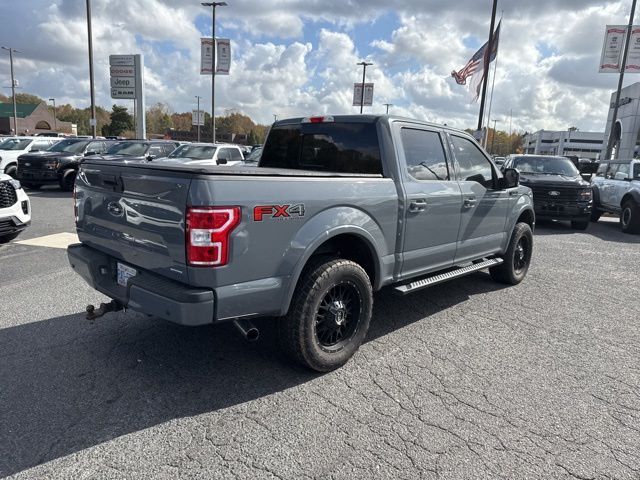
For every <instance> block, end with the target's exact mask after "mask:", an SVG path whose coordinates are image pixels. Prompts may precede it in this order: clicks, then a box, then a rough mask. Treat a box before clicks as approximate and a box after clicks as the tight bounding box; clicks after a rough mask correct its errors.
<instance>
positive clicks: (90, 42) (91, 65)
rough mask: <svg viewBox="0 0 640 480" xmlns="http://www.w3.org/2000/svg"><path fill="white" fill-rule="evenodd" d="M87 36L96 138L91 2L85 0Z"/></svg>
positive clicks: (94, 134) (92, 128)
mask: <svg viewBox="0 0 640 480" xmlns="http://www.w3.org/2000/svg"><path fill="white" fill-rule="evenodd" d="M87 35H88V37H89V85H90V87H91V120H90V121H89V123H90V124H91V130H92V132H93V138H96V126H97V122H96V89H95V85H94V84H93V35H92V33H91V0H87Z"/></svg>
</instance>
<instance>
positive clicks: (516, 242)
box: [489, 223, 533, 285]
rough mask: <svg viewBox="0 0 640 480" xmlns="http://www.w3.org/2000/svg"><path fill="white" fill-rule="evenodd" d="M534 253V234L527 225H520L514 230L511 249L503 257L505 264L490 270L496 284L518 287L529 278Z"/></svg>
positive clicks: (510, 244) (510, 243)
mask: <svg viewBox="0 0 640 480" xmlns="http://www.w3.org/2000/svg"><path fill="white" fill-rule="evenodd" d="M532 253H533V232H532V231H531V227H530V226H529V225H528V224H526V223H518V224H517V225H516V227H515V228H514V229H513V234H512V235H511V241H510V242H509V247H508V248H507V251H506V252H505V254H504V256H503V257H502V258H503V260H504V262H503V263H502V264H501V265H498V266H497V267H493V268H490V269H489V273H490V274H491V278H493V279H494V280H495V281H496V282H500V283H507V284H509V285H517V284H518V283H520V282H521V281H522V280H524V277H526V276H527V272H528V271H529V265H530V263H531V255H532Z"/></svg>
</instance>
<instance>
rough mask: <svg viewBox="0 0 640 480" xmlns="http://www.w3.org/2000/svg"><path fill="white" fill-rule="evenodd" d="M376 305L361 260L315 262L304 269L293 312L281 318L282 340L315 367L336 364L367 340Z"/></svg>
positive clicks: (286, 348) (297, 357) (328, 368)
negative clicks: (372, 313)
mask: <svg viewBox="0 0 640 480" xmlns="http://www.w3.org/2000/svg"><path fill="white" fill-rule="evenodd" d="M372 309H373V293H372V288H371V282H370V280H369V277H368V275H367V273H366V272H365V271H364V269H363V268H362V267H361V266H360V265H358V264H357V263H354V262H352V261H349V260H342V259H338V260H330V261H326V262H324V263H320V264H317V263H315V264H313V266H312V267H310V268H308V269H306V271H305V272H303V274H302V276H301V278H300V281H299V283H298V287H297V288H296V291H295V293H294V297H293V300H292V303H291V307H290V309H289V313H288V314H287V315H286V316H285V317H283V318H281V319H280V321H279V326H278V330H279V332H278V333H279V338H280V343H281V346H282V348H283V350H284V351H286V352H287V353H288V354H289V355H290V356H291V357H293V358H294V359H295V360H296V361H297V362H299V363H301V364H302V365H304V366H306V367H308V368H310V369H312V370H316V371H318V372H328V371H331V370H334V369H336V368H338V367H341V366H342V365H344V364H345V363H346V362H347V361H348V360H349V358H351V356H352V355H353V354H354V353H355V352H356V351H357V350H358V348H359V347H360V345H361V344H362V342H363V341H364V339H365V337H366V335H367V331H368V330H369V322H370V320H371V311H372Z"/></svg>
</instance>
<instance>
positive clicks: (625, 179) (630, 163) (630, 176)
mask: <svg viewBox="0 0 640 480" xmlns="http://www.w3.org/2000/svg"><path fill="white" fill-rule="evenodd" d="M592 185H593V210H592V212H591V220H592V221H594V222H597V221H598V220H599V219H600V216H601V215H602V214H603V213H605V212H606V213H614V214H616V215H620V226H621V227H622V231H623V232H625V233H640V160H615V161H610V162H602V163H601V164H600V167H599V168H598V171H597V172H596V175H595V177H593V181H592Z"/></svg>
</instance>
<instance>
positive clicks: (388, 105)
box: [383, 103, 393, 115]
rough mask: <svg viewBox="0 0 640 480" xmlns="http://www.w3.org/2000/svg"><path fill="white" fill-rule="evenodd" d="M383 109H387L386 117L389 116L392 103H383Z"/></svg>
mask: <svg viewBox="0 0 640 480" xmlns="http://www.w3.org/2000/svg"><path fill="white" fill-rule="evenodd" d="M383 105H384V106H385V107H387V115H389V107H393V103H383Z"/></svg>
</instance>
